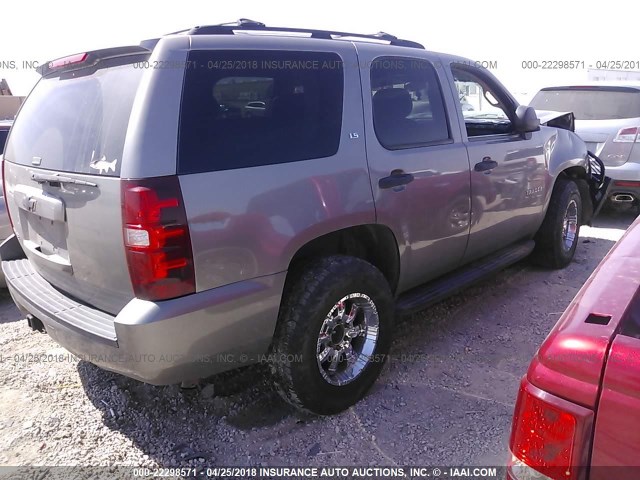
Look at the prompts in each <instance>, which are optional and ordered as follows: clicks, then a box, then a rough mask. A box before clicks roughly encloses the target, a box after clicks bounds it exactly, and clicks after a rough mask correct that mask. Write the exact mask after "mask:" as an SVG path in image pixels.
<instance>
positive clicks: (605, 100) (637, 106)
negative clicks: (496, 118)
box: [530, 82, 640, 205]
mask: <svg viewBox="0 0 640 480" xmlns="http://www.w3.org/2000/svg"><path fill="white" fill-rule="evenodd" d="M530 106H532V107H534V108H535V109H536V110H552V111H559V112H573V114H574V116H575V132H576V133H577V134H578V135H579V136H580V137H581V138H582V139H583V140H584V141H585V142H586V144H587V147H588V148H589V150H590V151H592V152H593V153H595V154H596V155H597V156H599V157H600V158H601V159H602V161H603V162H604V164H605V165H606V168H607V176H608V177H610V178H611V179H612V180H613V181H612V184H611V188H610V190H609V198H610V199H611V200H612V201H613V202H616V203H635V205H640V82H635V83H633V82H624V83H622V82H597V83H587V84H581V85H571V86H558V87H546V88H543V89H542V90H540V91H539V92H538V93H537V94H536V95H535V97H534V98H533V100H532V101H531V103H530Z"/></svg>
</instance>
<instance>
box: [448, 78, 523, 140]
mask: <svg viewBox="0 0 640 480" xmlns="http://www.w3.org/2000/svg"><path fill="white" fill-rule="evenodd" d="M451 71H452V73H453V78H454V81H455V85H456V89H457V94H458V100H459V101H460V108H461V109H462V115H463V117H464V123H465V126H466V127H467V136H468V137H479V136H483V135H502V134H508V133H512V132H513V128H512V122H511V120H510V119H509V116H508V115H507V113H506V112H507V110H506V107H505V105H504V104H503V103H502V102H501V101H500V99H499V96H498V95H496V94H494V91H493V89H492V88H491V87H490V86H489V85H488V84H487V82H485V81H484V80H483V79H482V78H481V77H480V76H478V75H475V74H474V73H472V72H471V71H469V69H467V68H458V67H455V66H452V67H451Z"/></svg>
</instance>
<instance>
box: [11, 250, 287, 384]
mask: <svg viewBox="0 0 640 480" xmlns="http://www.w3.org/2000/svg"><path fill="white" fill-rule="evenodd" d="M2 270H3V271H4V273H5V277H6V279H7V286H8V288H9V292H10V293H11V296H12V298H13V300H14V301H15V303H16V304H17V305H18V307H19V308H20V309H21V310H22V311H23V312H25V313H29V314H31V315H33V316H35V317H37V318H38V319H40V320H41V321H42V323H43V324H44V326H45V328H46V331H47V333H48V334H49V335H50V336H51V337H52V338H53V339H54V340H55V341H56V342H57V343H59V344H60V345H62V346H63V347H65V348H66V349H67V350H69V351H70V352H71V353H73V354H75V355H76V356H78V357H79V358H80V359H82V360H86V361H89V362H91V363H94V364H96V365H98V366H100V367H102V368H104V369H106V370H110V371H113V372H117V373H121V374H123V375H126V376H128V377H132V378H135V379H137V380H141V381H144V382H147V383H151V384H155V385H167V384H172V383H178V382H181V381H184V380H195V379H198V378H204V377H207V376H210V375H213V374H215V373H219V372H222V371H225V370H229V369H232V368H236V367H239V366H242V365H246V364H251V363H257V362H260V361H261V360H263V359H264V355H265V353H266V352H267V351H268V348H269V344H270V342H271V339H272V336H273V332H274V329H275V323H276V319H277V315H278V308H279V304H280V298H281V295H282V288H283V285H284V277H285V273H280V274H275V275H270V276H267V277H262V278H259V279H254V280H247V281H243V282H238V283H235V284H231V285H227V286H224V287H220V288H215V289H212V290H207V291H205V292H201V293H196V294H193V295H188V296H185V297H181V298H177V299H174V300H167V301H163V302H149V301H144V300H139V299H133V300H131V301H130V302H129V303H128V304H127V305H126V306H125V307H124V308H123V309H122V310H121V311H120V312H119V313H118V315H116V316H112V315H109V314H107V313H104V312H101V311H99V310H95V309H93V308H92V307H90V306H88V305H83V304H80V303H78V302H76V301H75V300H73V299H72V298H69V297H67V296H65V295H64V294H62V293H61V292H59V291H58V290H56V289H54V288H53V287H52V286H51V285H50V284H49V283H47V282H46V281H45V280H44V279H43V278H42V277H41V276H40V275H38V274H37V273H36V272H35V271H34V270H33V268H32V267H31V264H30V263H29V261H28V260H26V259H17V260H3V261H2Z"/></svg>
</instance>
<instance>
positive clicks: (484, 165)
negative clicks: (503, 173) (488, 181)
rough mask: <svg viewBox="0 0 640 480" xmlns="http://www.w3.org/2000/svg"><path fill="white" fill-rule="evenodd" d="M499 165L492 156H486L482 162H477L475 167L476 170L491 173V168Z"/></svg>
mask: <svg viewBox="0 0 640 480" xmlns="http://www.w3.org/2000/svg"><path fill="white" fill-rule="evenodd" d="M497 166H498V162H496V161H495V160H491V157H484V158H483V159H482V161H481V162H478V163H476V165H475V166H474V167H473V169H474V170H475V171H476V172H485V173H491V170H493V169H494V168H496V167H497Z"/></svg>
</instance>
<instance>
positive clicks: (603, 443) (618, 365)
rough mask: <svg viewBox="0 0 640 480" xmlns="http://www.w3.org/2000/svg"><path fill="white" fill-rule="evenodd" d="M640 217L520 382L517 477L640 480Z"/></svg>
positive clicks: (514, 437) (514, 436) (512, 467)
mask: <svg viewBox="0 0 640 480" xmlns="http://www.w3.org/2000/svg"><path fill="white" fill-rule="evenodd" d="M639 286H640V218H639V219H637V220H636V221H635V222H634V223H633V225H631V227H629V229H628V231H627V232H626V233H625V235H624V237H623V238H622V239H621V240H620V241H619V242H618V244H617V245H615V247H614V248H613V249H612V250H611V251H610V252H609V254H608V255H607V256H606V257H605V258H604V259H603V261H602V262H601V263H600V265H599V266H598V268H596V270H595V271H594V272H593V274H592V275H591V277H589V279H588V280H587V282H586V283H585V285H584V286H583V287H582V289H581V290H580V291H579V292H578V294H577V295H576V297H575V298H574V300H573V301H572V302H571V304H570V305H569V307H568V308H567V310H566V311H565V312H564V314H563V315H562V317H561V318H560V320H559V321H558V323H557V324H556V326H555V327H554V328H553V330H552V331H551V333H550V334H549V336H548V337H547V338H546V340H545V341H544V343H543V344H542V346H541V347H540V349H539V350H538V352H537V353H536V355H535V357H534V358H533V360H532V361H531V364H530V366H529V370H528V372H527V374H526V375H525V377H524V378H523V379H522V383H521V385H520V390H519V392H518V400H517V402H516V406H515V412H514V417H513V426H512V431H511V438H510V442H509V443H510V450H511V460H510V462H509V465H508V468H507V478H508V479H509V480H524V479H547V478H551V479H554V480H556V479H564V480H587V479H588V480H611V479H615V480H632V479H633V480H637V479H640V289H639Z"/></svg>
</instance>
